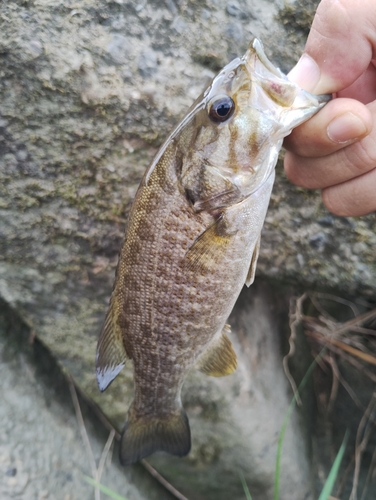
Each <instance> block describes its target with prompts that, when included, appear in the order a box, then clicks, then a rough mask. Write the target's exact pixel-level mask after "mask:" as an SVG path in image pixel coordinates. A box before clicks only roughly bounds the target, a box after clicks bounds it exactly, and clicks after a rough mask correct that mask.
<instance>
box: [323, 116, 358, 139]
mask: <svg viewBox="0 0 376 500" xmlns="http://www.w3.org/2000/svg"><path fill="white" fill-rule="evenodd" d="M326 131H327V134H328V137H329V139H331V140H332V141H333V142H337V143H340V144H345V143H346V142H350V141H355V140H356V139H358V137H361V136H362V135H365V134H366V132H367V128H366V126H365V125H364V123H363V121H362V120H361V119H360V118H359V117H358V116H356V115H354V114H353V113H350V112H349V111H347V112H346V113H344V114H343V115H341V116H337V118H334V120H333V121H331V122H330V123H329V125H328V128H327V130H326Z"/></svg>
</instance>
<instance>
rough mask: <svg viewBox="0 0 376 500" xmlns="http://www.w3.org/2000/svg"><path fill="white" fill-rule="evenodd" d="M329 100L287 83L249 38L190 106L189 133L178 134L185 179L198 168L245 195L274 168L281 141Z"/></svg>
mask: <svg viewBox="0 0 376 500" xmlns="http://www.w3.org/2000/svg"><path fill="white" fill-rule="evenodd" d="M329 99H330V96H315V95H312V94H310V93H308V92H306V91H304V90H302V89H301V88H300V87H299V86H298V85H296V84H295V83H293V82H291V81H289V79H288V78H287V76H286V75H284V74H283V73H282V72H281V71H280V70H279V69H278V68H277V67H275V66H274V65H273V64H272V63H271V62H270V61H269V60H268V58H267V57H266V55H265V52H264V50H263V47H262V44H261V42H260V41H259V40H257V39H254V40H253V41H252V42H251V44H250V46H249V48H248V50H247V52H246V53H245V55H244V56H243V57H241V58H237V59H235V60H233V61H232V62H230V63H229V64H228V65H227V66H225V67H224V69H223V70H222V71H221V72H220V73H219V74H218V75H217V76H216V77H215V78H214V79H213V81H212V83H211V85H210V86H209V87H208V89H206V91H205V92H204V93H203V94H202V96H200V97H199V99H198V100H197V101H196V103H195V104H194V105H193V107H192V108H191V111H190V112H191V113H192V116H194V119H192V120H190V121H189V123H187V127H188V128H189V127H190V132H189V131H187V130H186V131H185V132H183V133H182V137H183V138H185V139H186V138H187V136H188V135H189V138H190V139H189V140H188V141H187V140H186V141H185V144H189V151H187V153H189V155H188V156H189V158H190V165H188V166H187V168H186V169H185V170H186V172H187V175H188V176H191V177H193V176H197V175H198V174H197V170H198V169H201V170H202V169H203V168H204V169H205V171H206V177H207V178H208V172H212V173H213V175H212V176H211V181H213V180H214V182H216V180H215V177H217V178H218V179H220V178H222V179H225V181H226V182H227V184H228V185H230V184H231V185H232V186H233V188H234V190H236V191H237V192H238V193H241V196H248V195H249V194H251V193H252V192H254V191H255V190H257V189H258V188H259V187H260V186H261V185H262V184H263V183H264V182H265V181H266V180H267V179H268V177H269V175H270V174H271V173H272V171H273V170H274V167H275V164H276V162H277V159H278V153H279V150H280V148H281V146H282V141H283V138H284V137H285V136H286V135H288V134H289V133H290V132H291V130H292V128H293V127H296V126H298V125H300V124H301V123H303V122H304V121H305V120H307V119H308V118H310V117H311V116H312V115H314V114H315V113H316V112H317V111H318V110H319V109H320V108H321V107H322V106H323V105H324V104H325V103H326V102H327V101H328V100H329ZM188 116H189V113H188ZM183 122H184V121H183ZM187 127H186V128H187ZM183 142H184V141H183ZM194 167H195V168H194ZM195 170H196V171H195ZM200 175H201V174H200ZM201 177H202V175H201ZM189 182H190V183H191V184H192V182H193V181H192V179H190V180H189ZM218 182H219V184H221V182H220V181H218ZM200 183H201V184H202V179H201V180H200ZM219 184H218V185H219ZM222 184H223V182H222Z"/></svg>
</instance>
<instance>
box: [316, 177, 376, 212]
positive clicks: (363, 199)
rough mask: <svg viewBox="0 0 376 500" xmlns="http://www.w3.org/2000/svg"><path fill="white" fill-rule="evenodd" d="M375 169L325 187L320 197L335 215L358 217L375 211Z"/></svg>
mask: <svg viewBox="0 0 376 500" xmlns="http://www.w3.org/2000/svg"><path fill="white" fill-rule="evenodd" d="M375 193H376V169H373V170H371V171H370V172H367V173H366V174H364V175H361V176H360V177H356V178H355V179H352V180H350V181H347V182H344V183H343V184H337V185H336V186H331V187H329V188H326V189H324V190H323V192H322V198H323V202H324V204H325V206H326V207H327V209H328V210H330V211H331V212H333V213H334V214H336V215H341V216H345V217H359V216H361V215H366V214H369V213H371V212H375V211H376V196H375Z"/></svg>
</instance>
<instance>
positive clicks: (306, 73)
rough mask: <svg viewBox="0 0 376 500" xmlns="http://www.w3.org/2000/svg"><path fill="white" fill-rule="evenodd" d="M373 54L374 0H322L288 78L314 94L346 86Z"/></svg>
mask: <svg viewBox="0 0 376 500" xmlns="http://www.w3.org/2000/svg"><path fill="white" fill-rule="evenodd" d="M375 54H376V2H375V0H361V1H359V0H322V2H321V3H320V5H319V6H318V9H317V12H316V15H315V18H314V20H313V23H312V28H311V31H310V34H309V36H308V40H307V44H306V48H305V51H304V54H303V55H302V57H301V58H300V60H299V62H298V64H297V65H296V66H295V67H294V68H293V69H292V70H291V71H290V73H289V78H290V79H291V80H292V81H294V82H295V83H297V84H298V85H300V86H301V87H302V88H304V89H305V90H308V91H310V92H312V93H315V94H321V93H334V92H338V91H340V90H342V89H344V88H347V87H349V86H350V85H351V84H352V83H353V82H355V81H356V80H357V79H358V78H359V77H360V76H361V75H362V74H363V73H364V71H365V70H366V69H367V68H368V66H369V64H370V61H371V60H372V59H373V58H375V57H376V56H375Z"/></svg>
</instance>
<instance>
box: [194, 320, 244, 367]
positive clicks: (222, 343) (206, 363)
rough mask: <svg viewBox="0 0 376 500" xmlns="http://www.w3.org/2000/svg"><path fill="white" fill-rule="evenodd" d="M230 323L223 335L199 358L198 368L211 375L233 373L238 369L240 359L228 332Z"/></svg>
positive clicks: (224, 329) (225, 327)
mask: <svg viewBox="0 0 376 500" xmlns="http://www.w3.org/2000/svg"><path fill="white" fill-rule="evenodd" d="M229 332H230V325H225V326H224V328H223V330H222V334H221V336H220V337H219V338H218V339H217V340H215V341H214V342H213V343H212V344H211V345H210V346H209V347H208V349H207V350H206V351H205V352H204V354H203V355H202V356H201V358H200V359H199V362H198V365H197V368H198V369H199V370H200V371H202V372H203V373H205V374H206V375H210V376H211V377H223V376H225V375H231V373H234V371H235V370H236V367H237V364H238V361H237V358H236V354H235V351H234V349H233V347H232V343H231V340H230V339H229V338H228V336H227V333H229Z"/></svg>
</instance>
